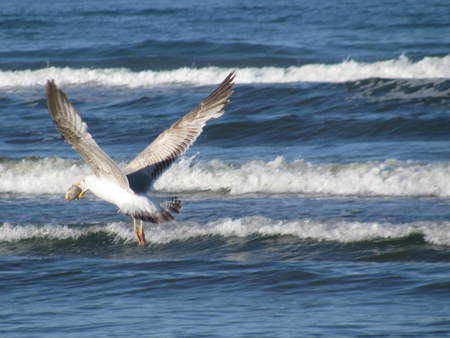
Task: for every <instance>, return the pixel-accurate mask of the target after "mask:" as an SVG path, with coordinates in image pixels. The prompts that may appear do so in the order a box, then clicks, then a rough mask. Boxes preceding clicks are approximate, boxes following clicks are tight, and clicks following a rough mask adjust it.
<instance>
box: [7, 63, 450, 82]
mask: <svg viewBox="0 0 450 338" xmlns="http://www.w3.org/2000/svg"><path fill="white" fill-rule="evenodd" d="M232 70H236V71H237V78H236V81H237V83H240V84H242V83H289V82H346V81H355V80H361V79H367V78H392V79H423V78H450V55H447V56H443V57H424V58H423V59H421V60H418V61H412V60H410V59H409V58H408V57H407V56H404V55H402V56H400V57H399V58H397V59H392V60H384V61H378V62H372V63H369V62H358V61H355V60H345V61H343V62H341V63H337V64H306V65H302V66H291V67H286V68H281V67H260V68H256V67H247V68H238V69H235V68H220V67H205V68H188V67H183V68H179V69H174V70H164V71H155V70H145V71H137V72H135V71H131V70H129V69H125V68H109V69H95V68H94V69H91V68H80V69H73V68H68V67H65V68H58V67H47V68H43V69H38V70H16V71H14V70H10V71H0V89H2V90H8V89H17V88H21V87H36V86H39V87H40V86H43V85H44V84H45V82H46V81H47V80H48V79H54V80H55V81H56V82H57V83H58V84H59V85H87V86H103V87H111V86H112V87H114V86H118V87H126V88H139V87H155V86H173V85H186V84H187V85H213V84H216V83H217V82H218V81H219V80H220V79H222V78H224V77H225V76H226V75H227V74H228V73H229V72H230V71H232Z"/></svg>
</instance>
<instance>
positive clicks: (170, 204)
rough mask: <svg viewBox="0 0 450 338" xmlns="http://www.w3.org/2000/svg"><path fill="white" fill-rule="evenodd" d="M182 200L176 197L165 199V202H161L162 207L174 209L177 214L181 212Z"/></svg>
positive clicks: (168, 209) (169, 209)
mask: <svg viewBox="0 0 450 338" xmlns="http://www.w3.org/2000/svg"><path fill="white" fill-rule="evenodd" d="M181 204H182V203H181V200H179V199H178V198H176V197H174V198H172V199H170V200H168V201H165V202H163V203H161V204H160V206H161V208H163V209H164V210H167V211H172V212H174V213H176V214H179V213H180V211H181V208H182V205H181Z"/></svg>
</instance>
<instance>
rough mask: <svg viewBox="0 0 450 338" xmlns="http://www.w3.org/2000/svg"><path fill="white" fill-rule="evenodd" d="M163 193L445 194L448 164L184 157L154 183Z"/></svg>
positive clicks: (448, 191) (448, 182) (449, 183)
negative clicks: (196, 159)
mask: <svg viewBox="0 0 450 338" xmlns="http://www.w3.org/2000/svg"><path fill="white" fill-rule="evenodd" d="M155 188H156V189H158V190H162V191H167V192H177V191H202V190H213V191H224V190H226V191H228V192H229V194H231V195H240V194H250V193H264V194H267V193H269V194H284V193H294V194H323V195H360V196H437V197H448V196H450V163H431V164H423V163H416V162H404V161H397V160H386V161H376V162H363V163H347V164H338V163H330V164H312V163H309V162H305V161H303V160H295V161H292V162H287V161H285V160H284V158H283V157H277V158H276V159H274V160H273V161H269V162H265V161H249V162H245V163H243V164H239V165H238V164H230V163H225V162H222V161H218V160H213V161H210V162H206V163H205V162H199V163H196V164H195V165H191V164H190V160H189V159H187V158H185V160H184V161H181V162H180V163H178V164H177V166H176V168H173V169H171V170H169V171H167V172H166V173H165V174H164V175H163V176H162V177H161V178H160V180H158V181H157V182H156V184H155Z"/></svg>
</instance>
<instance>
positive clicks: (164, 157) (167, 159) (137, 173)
mask: <svg viewBox="0 0 450 338" xmlns="http://www.w3.org/2000/svg"><path fill="white" fill-rule="evenodd" d="M234 77H235V73H234V72H231V73H230V74H229V75H228V76H227V77H226V78H225V79H224V80H223V81H222V83H221V84H220V85H219V86H218V87H217V88H216V89H215V90H214V91H213V92H212V93H211V94H209V96H208V97H207V98H206V99H204V100H203V101H202V102H201V103H200V104H199V105H197V106H196V107H195V108H194V109H193V110H191V111H190V112H189V113H188V114H186V115H185V116H184V117H182V118H181V119H180V120H178V121H177V122H175V123H174V124H173V125H172V126H171V127H170V128H169V129H167V130H165V131H164V132H162V133H161V134H159V136H158V137H157V138H156V139H155V140H154V141H153V142H152V143H151V144H150V145H149V146H148V147H147V148H145V149H144V150H143V151H142V152H141V153H139V154H138V155H137V156H136V157H135V158H134V159H133V160H132V161H131V162H130V163H129V164H128V165H127V167H126V168H125V172H126V173H127V177H128V180H129V182H130V186H131V188H132V189H133V190H134V191H136V192H146V191H147V190H148V189H149V188H150V187H151V186H152V184H153V182H154V181H155V180H156V179H157V178H158V177H159V176H160V175H161V174H162V173H163V172H164V171H165V170H166V169H167V168H169V167H170V165H171V164H172V163H173V162H174V161H175V160H176V159H177V158H178V157H179V156H181V155H182V154H184V153H185V152H186V151H187V150H188V149H189V147H190V146H191V145H192V144H193V143H194V142H195V140H196V139H197V137H198V136H199V135H200V134H201V133H202V131H203V127H204V126H205V124H206V122H207V121H208V120H209V119H211V118H218V117H220V116H222V115H223V113H224V108H225V106H226V105H227V103H228V102H229V98H230V96H231V94H233V91H232V87H233V85H234V83H233V81H234Z"/></svg>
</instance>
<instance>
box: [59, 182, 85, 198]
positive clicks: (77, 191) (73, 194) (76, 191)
mask: <svg viewBox="0 0 450 338" xmlns="http://www.w3.org/2000/svg"><path fill="white" fill-rule="evenodd" d="M85 192H86V190H83V189H81V187H80V183H74V184H72V186H71V187H70V188H69V190H67V192H66V195H65V196H64V199H65V200H66V201H72V200H74V199H77V200H79V199H81V198H82V197H83V195H84V193H85Z"/></svg>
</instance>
